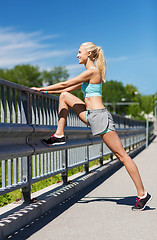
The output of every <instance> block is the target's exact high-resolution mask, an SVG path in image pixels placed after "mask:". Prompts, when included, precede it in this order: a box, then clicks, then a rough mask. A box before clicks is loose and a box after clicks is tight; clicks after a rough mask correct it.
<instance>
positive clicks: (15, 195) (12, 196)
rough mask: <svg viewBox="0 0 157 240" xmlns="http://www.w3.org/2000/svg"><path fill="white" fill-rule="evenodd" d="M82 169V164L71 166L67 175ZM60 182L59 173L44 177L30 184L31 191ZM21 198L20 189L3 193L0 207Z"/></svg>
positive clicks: (92, 163)
mask: <svg viewBox="0 0 157 240" xmlns="http://www.w3.org/2000/svg"><path fill="white" fill-rule="evenodd" d="M107 159H108V156H105V157H104V160H107ZM94 165H99V160H95V161H92V162H90V163H89V167H92V166H94ZM83 171H84V166H83V165H81V166H79V167H76V168H73V169H71V170H69V171H68V177H70V176H72V175H74V174H76V173H78V172H83ZM58 182H61V174H58V175H55V176H53V177H50V178H47V179H44V180H42V181H40V182H37V183H34V184H32V186H31V193H34V192H37V191H39V190H41V189H43V188H45V187H48V186H51V185H52V184H54V183H58ZM19 198H21V191H20V189H18V190H15V191H13V192H10V193H7V194H4V195H2V196H0V207H3V206H5V205H7V204H9V203H11V202H14V201H15V200H16V199H19Z"/></svg>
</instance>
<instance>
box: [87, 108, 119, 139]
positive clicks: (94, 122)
mask: <svg viewBox="0 0 157 240" xmlns="http://www.w3.org/2000/svg"><path fill="white" fill-rule="evenodd" d="M86 116H87V121H88V123H89V125H90V127H91V130H92V134H93V135H98V134H104V133H106V132H108V131H112V130H113V131H115V124H114V122H113V118H112V115H111V114H110V113H109V112H108V111H107V109H106V108H103V109H95V110H87V112H86Z"/></svg>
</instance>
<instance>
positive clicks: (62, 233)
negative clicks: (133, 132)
mask: <svg viewBox="0 0 157 240" xmlns="http://www.w3.org/2000/svg"><path fill="white" fill-rule="evenodd" d="M156 149H157V139H155V140H154V141H153V142H152V143H151V144H150V145H149V146H148V148H147V149H145V150H144V151H142V152H141V153H140V154H139V155H138V156H137V157H135V158H134V161H135V162H136V164H137V166H138V168H139V171H140V174H141V177H142V179H143V182H144V185H145V188H146V190H148V191H149V192H150V193H151V194H152V196H153V199H152V201H151V202H150V203H149V206H147V207H146V209H145V210H144V211H142V212H134V211H132V210H131V206H132V205H134V204H135V196H136V189H135V187H134V184H133V183H132V180H131V179H130V177H129V176H128V173H127V172H126V170H125V168H124V167H122V168H121V169H119V171H117V172H115V173H114V174H113V175H112V176H111V177H110V178H104V179H103V177H102V178H101V179H100V180H98V181H97V183H95V184H94V185H93V186H91V187H90V188H88V189H86V192H84V193H81V194H80V193H79V194H74V195H73V196H72V197H71V198H70V199H67V200H66V201H64V202H63V203H60V205H59V207H58V208H55V209H52V210H50V211H49V212H47V213H46V214H44V215H42V216H41V217H39V218H37V219H36V220H35V221H33V222H32V223H31V224H29V225H27V226H26V227H24V228H23V229H21V230H19V231H18V232H16V233H15V234H13V235H12V236H10V238H7V239H11V240H15V239H16V240H22V239H29V240H43V239H45V240H52V239H54V240H62V239H68V240H75V239H77V240H86V239H90V240H104V239H105V240H133V239H138V240H150V239H151V240H156V238H157V224H156V223H157V187H156V186H157V174H156V171H157V151H156ZM94 187H95V188H94Z"/></svg>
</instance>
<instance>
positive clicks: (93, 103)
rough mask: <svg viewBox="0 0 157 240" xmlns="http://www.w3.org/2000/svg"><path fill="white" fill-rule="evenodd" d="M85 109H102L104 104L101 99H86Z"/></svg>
mask: <svg viewBox="0 0 157 240" xmlns="http://www.w3.org/2000/svg"><path fill="white" fill-rule="evenodd" d="M85 104H86V109H89V110H94V109H103V108H105V107H104V104H103V101H102V97H100V96H98V97H86V98H85Z"/></svg>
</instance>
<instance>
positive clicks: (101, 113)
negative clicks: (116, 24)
mask: <svg viewBox="0 0 157 240" xmlns="http://www.w3.org/2000/svg"><path fill="white" fill-rule="evenodd" d="M77 58H78V60H79V64H84V65H85V68H86V71H84V72H82V73H81V74H80V75H79V76H77V77H75V78H72V79H70V80H67V81H65V82H60V83H57V84H54V85H51V86H47V87H41V88H35V87H34V88H32V89H34V90H36V91H41V92H44V93H52V94H60V98H59V121H58V127H57V130H56V132H55V134H54V135H52V136H51V137H50V138H49V139H48V140H46V139H44V140H43V142H44V143H45V144H46V145H48V146H51V145H55V144H64V143H65V136H64V127H65V123H66V119H67V115H68V111H69V107H71V108H72V109H73V110H74V112H75V113H76V114H77V116H78V117H79V118H80V119H81V120H82V121H83V122H84V123H85V124H87V125H90V127H91V130H92V133H93V135H98V134H99V135H100V136H101V138H102V140H103V141H104V143H105V144H106V145H107V146H108V147H109V148H110V149H111V151H112V152H113V153H114V154H115V156H116V157H117V158H118V159H119V160H120V161H121V162H122V163H123V164H124V165H125V167H126V169H127V171H128V173H129V175H130V177H131V178H132V180H133V182H134V184H135V186H136V189H137V194H138V197H137V198H136V205H135V206H134V207H132V210H143V209H144V208H145V206H146V204H147V203H148V202H149V201H150V200H151V198H152V197H151V195H150V194H149V193H147V192H146V191H145V189H144V186H143V184H142V180H141V177H140V175H139V172H138V169H137V167H136V165H135V163H134V162H133V160H132V159H131V158H130V157H129V156H128V154H127V153H126V151H125V150H124V148H123V146H122V143H121V141H120V139H119V137H118V135H117V133H116V131H115V126H114V122H113V119H112V116H111V114H110V113H109V112H108V111H107V109H106V108H105V107H104V105H103V101H102V80H103V81H105V71H106V63H105V60H104V55H103V51H102V49H101V48H100V47H97V46H96V45H95V44H94V43H91V42H86V43H83V44H82V45H81V46H80V49H79V51H78V55H77ZM95 61H96V66H97V68H96V67H95V65H94V63H95ZM80 88H81V89H82V91H83V92H84V99H85V102H83V101H82V100H80V99H79V98H77V97H76V96H74V95H72V94H71V93H70V92H71V91H74V90H77V89H80Z"/></svg>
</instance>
